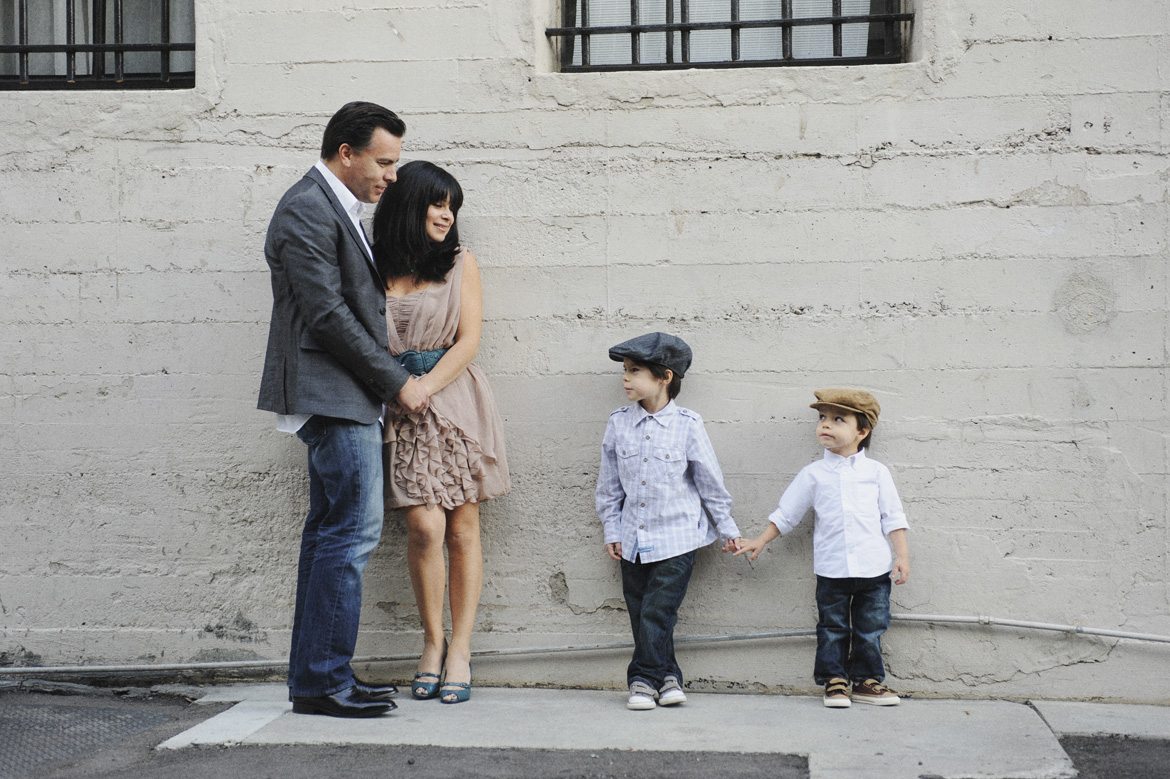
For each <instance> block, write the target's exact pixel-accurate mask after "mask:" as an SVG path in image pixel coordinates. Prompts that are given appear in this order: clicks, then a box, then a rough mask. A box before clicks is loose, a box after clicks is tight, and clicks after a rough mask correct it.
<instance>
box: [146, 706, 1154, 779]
mask: <svg viewBox="0 0 1170 779" xmlns="http://www.w3.org/2000/svg"><path fill="white" fill-rule="evenodd" d="M688 697H689V701H688V703H686V704H685V705H684V706H680V707H674V708H671V709H663V708H660V709H657V710H654V711H648V712H631V711H627V710H626V708H625V699H624V696H623V694H622V693H620V692H595V691H585V690H544V689H504V688H491V687H483V688H481V687H477V688H475V691H474V694H473V697H472V699H471V701H470V702H468V703H464V704H459V705H456V706H447V705H443V704H440V703H439V702H437V701H433V700H432V701H415V700H412V699H411V698H410V697H409V695H403V696H399V698H398V704H399V708H398V710H397V711H395V712H394V713H392V714H390V715H387V716H384V717H380V718H376V719H370V720H346V719H334V718H330V717H321V716H305V715H295V714H293V713H292V707H291V704H289V703H288V701H287V689H286V688H285V687H284V685H282V684H260V685H247V684H241V685H232V686H227V687H219V688H215V689H213V690H211V691H210V692H209V693H208V694H207V695H206V696H205V697H204V698H202V699H201V700H200V703H223V702H235V703H236V705H235V706H233V707H232V708H230V709H228V710H227V711H224V712H223V713H221V714H219V715H217V716H215V717H212V718H211V719H208V720H206V721H204V722H203V723H201V724H200V725H198V726H196V727H194V728H191V729H190V730H187V731H185V732H183V733H180V734H179V735H177V736H175V737H173V738H171V739H169V740H167V741H166V742H164V743H163V744H161V745H160V747H159V749H168V750H170V749H182V748H184V747H189V746H195V745H234V744H267V745H274V744H299V745H308V744H393V745H406V744H409V745H434V746H450V747H489V748H524V749H532V748H543V749H548V748H554V749H622V750H669V751H696V752H699V751H709V752H756V753H774V754H796V755H806V756H807V757H808V761H809V772H810V776H811V777H812V779H846V778H848V779H856V777H859V776H864V777H867V779H883V778H884V777H890V778H891V779H893V778H895V777H896V778H897V779H903V778H904V777H918V776H933V777H981V776H982V777H1002V778H1006V777H1074V776H1076V771H1075V769H1074V768H1073V765H1072V762H1071V761H1070V759H1069V758H1068V756H1067V755H1066V754H1065V752H1064V750H1063V749H1062V748H1061V746H1060V744H1059V742H1058V741H1057V739H1058V738H1059V737H1061V736H1064V735H1109V734H1118V735H1130V736H1137V737H1141V738H1158V739H1170V708H1167V707H1160V706H1128V705H1113V704H1092V703H1068V702H1042V701H1037V702H1033V703H1031V704H1023V703H1010V702H1006V701H958V700H903V702H902V705H900V706H897V707H891V708H879V707H872V706H862V705H855V706H854V707H853V708H852V709H845V710H840V709H838V710H830V709H826V708H824V707H823V706H822V705H821V701H820V698H819V697H789V696H775V695H721V694H709V693H708V694H704V693H690V694H689V695H688Z"/></svg>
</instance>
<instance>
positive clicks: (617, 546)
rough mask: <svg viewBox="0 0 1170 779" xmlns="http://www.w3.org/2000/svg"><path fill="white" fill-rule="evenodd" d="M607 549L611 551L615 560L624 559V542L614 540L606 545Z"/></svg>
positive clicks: (610, 554) (610, 553)
mask: <svg viewBox="0 0 1170 779" xmlns="http://www.w3.org/2000/svg"><path fill="white" fill-rule="evenodd" d="M605 551H606V552H609V556H610V557H612V558H613V559H614V560H621V559H622V542H621V541H614V542H613V543H612V544H606V545H605Z"/></svg>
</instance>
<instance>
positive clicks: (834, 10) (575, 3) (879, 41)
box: [545, 0, 914, 72]
mask: <svg viewBox="0 0 1170 779" xmlns="http://www.w3.org/2000/svg"><path fill="white" fill-rule="evenodd" d="M796 1H797V2H800V1H801V0H796ZM562 2H563V8H562V11H563V14H562V26H561V27H549V28H547V29H546V30H545V35H546V36H547V37H548V38H550V39H552V40H554V41H556V43H557V46H558V48H559V55H560V62H561V70H562V71H570V72H580V71H607V70H669V69H682V68H736V67H767V66H800V65H865V64H883V63H897V62H903V61H905V57H906V53H907V46H908V42H909V40H910V34H909V33H910V26H911V25H912V24H913V21H914V12H913V8H912V5H911V0H871V2H869V3H868V6H869V9H868V13H852V14H845V13H844V12H843V8H842V5H843V3H842V0H831V2H830V0H824V2H823V3H820V4H819V5H824V6H826V8H827V10H829V12H830V13H829V15H828V16H825V15H819V16H803V17H798V16H794V13H793V11H794V8H793V0H779V3H778V5H779V11H780V15H779V16H778V17H775V18H758V19H744V18H742V13H741V11H742V9H741V2H740V0H723V2H722V3H718V5H723V6H724V7H726V8H727V9H728V13H727V19H726V20H721V21H692V20H691V17H692V10H693V9H700V10H707V11H709V10H711V9H712V8H713V7H714V6H715V5H717V3H715V2H711V0H653V2H648V1H647V0H629V18H630V23H629V24H606V25H594V24H591V23H590V11H591V8H592V9H593V10H596V9H605V10H607V11H611V12H612V11H613V10H615V9H618V8H619V7H620V6H622V5H623V4H624V3H625V2H626V0H562ZM852 5H856V3H853V4H852ZM646 6H652V7H653V8H654V9H655V10H659V9H660V14H661V16H662V17H664V20H665V21H664V22H662V23H643V22H642V21H641V17H642V16H643V13H642V11H643V8H644V7H646ZM808 7H809V6H808V5H807V4H806V5H805V6H803V8H808ZM676 8H677V15H678V16H679V19H678V20H677V21H676V20H675V16H676ZM858 24H865V25H867V29H868V33H867V36H866V40H865V41H864V47H865V51H864V54H856V53H853V54H847V53H846V52H845V51H844V45H843V44H844V35H843V31H844V29H845V26H846V25H858ZM818 27H819V28H825V27H831V29H832V44H831V51H828V50H825V51H822V52H817V53H813V54H811V55H810V54H809V53H808V52H807V51H805V52H797V51H796V48H795V47H794V45H793V30H794V29H800V28H813V29H815V28H818ZM776 29H779V30H780V36H779V42H778V46H776V47H774V48H772V49H771V51H770V52H769V53H771V54H773V55H778V56H762V57H747V56H744V52H743V46H742V45H741V38H742V37H743V36H742V33H743V31H745V30H776ZM707 31H726V32H727V33H729V37H730V41H729V43H728V45H727V46H726V49H725V50H726V52H727V54H726V56H725V57H722V58H719V59H710V60H703V61H692V58H691V52H692V45H691V36H692V33H695V32H700V33H702V32H707ZM653 33H662V34H664V37H665V41H664V42H663V43H664V46H663V48H664V53H663V56H662V58H661V59H656V60H653V61H647V59H646V58H645V49H646V47H645V46H643V45H642V37H643V36H644V35H648V34H653ZM625 35H628V36H629V39H630V46H629V50H630V57H629V61H628V62H626V61H617V62H615V61H608V62H595V61H594V60H595V57H593V56H591V46H590V39H591V38H593V37H594V36H609V37H612V36H625ZM676 42H677V45H676Z"/></svg>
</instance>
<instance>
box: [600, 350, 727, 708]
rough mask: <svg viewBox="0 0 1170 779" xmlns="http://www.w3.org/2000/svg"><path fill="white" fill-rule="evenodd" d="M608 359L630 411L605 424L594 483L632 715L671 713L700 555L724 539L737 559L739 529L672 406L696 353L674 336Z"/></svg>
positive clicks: (709, 455)
mask: <svg viewBox="0 0 1170 779" xmlns="http://www.w3.org/2000/svg"><path fill="white" fill-rule="evenodd" d="M609 357H610V359H612V360H616V361H618V362H621V363H622V364H623V366H624V371H623V373H622V386H623V388H624V389H625V391H626V397H627V398H629V399H630V400H631V401H632V403H631V405H629V406H623V407H622V408H619V409H618V410H617V411H615V412H613V413H612V414H610V416H609V423H608V425H606V428H605V438H604V439H603V440H602V442H601V470H600V472H599V473H598V476H597V515H598V517H600V518H601V523H602V525H603V526H604V529H605V549H606V551H607V552H608V553H609V556H610V557H612V558H613V559H614V560H618V561H620V562H621V567H622V592H623V594H624V595H625V599H626V607H627V609H628V610H629V612H630V626H631V628H632V629H633V632H634V657H633V659H632V660H631V661H630V665H629V667H628V668H627V669H626V682H627V683H628V684H629V687H630V697H629V700H628V701H627V703H626V706H627V708H630V709H634V710H640V709H653V708H655V706H656V705H660V706H673V705H676V704H679V703H685V702H686V699H687V696H686V694H685V693H684V692H683V675H682V670H681V669H680V668H679V666H678V661H677V660H676V659H675V656H674V626H675V624H676V623H677V622H678V608H679V605H680V604H681V603H682V600H683V597H684V596H685V595H686V593H687V584H688V583H689V582H690V579H691V571H692V569H693V567H694V563H695V550H696V549H698V548H699V547H701V546H706V545H708V544H710V543H711V542H712V541H714V540H716V539H717V538H718V537H719V535H720V534H722V536H723V538H724V539H725V540H724V544H723V551H725V552H726V551H728V550H729V549H732V550H734V549H738V548H739V544H740V541H741V539H740V537H739V528H738V527H736V525H735V520H734V519H732V518H731V496H730V495H729V494H728V493H727V489H726V488H725V487H724V486H723V473H722V471H720V469H719V463H718V462H717V461H716V459H715V451H714V449H712V447H711V441H710V439H708V438H707V432H706V430H704V429H703V420H702V418H701V417H700V416H699V415H698V414H696V413H695V412H693V411H689V410H687V409H685V408H680V407H679V406H676V405H675V403H674V398H675V397H676V396H677V395H678V393H679V390H680V389H681V387H682V377H683V374H684V373H686V371H687V368H689V367H690V365H691V349H690V347H689V346H687V345H686V343H685V342H684V341H683V340H682V339H681V338H677V337H675V336H673V335H668V334H666V333H649V334H647V335H642V336H638V337H637V338H633V339H631V340H629V341H625V342H624V343H620V344H618V345H617V346H615V347H613V348H612V349H610V350H609ZM704 508H706V510H707V512H708V514H709V516H710V519H708V516H707V515H705V514H704V513H703V510H704ZM712 521H713V522H714V524H713V525H712ZM717 530H718V532H716V531H717ZM656 699H657V704H656V703H655V700H656Z"/></svg>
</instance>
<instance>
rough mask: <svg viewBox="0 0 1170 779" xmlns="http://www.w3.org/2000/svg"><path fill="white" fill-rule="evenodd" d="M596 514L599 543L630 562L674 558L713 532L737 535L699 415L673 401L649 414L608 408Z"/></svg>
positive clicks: (714, 536) (635, 406) (710, 537)
mask: <svg viewBox="0 0 1170 779" xmlns="http://www.w3.org/2000/svg"><path fill="white" fill-rule="evenodd" d="M704 508H705V509H706V511H707V513H706V514H705V513H704V511H703V510H704ZM708 514H709V515H710V518H708ZM597 516H598V517H600V518H601V524H602V526H603V527H604V528H605V543H607V544H612V543H614V542H617V541H620V542H621V545H622V557H624V558H625V559H627V560H630V561H631V562H632V561H634V560H635V559H636V558H638V557H639V556H640V558H641V562H643V563H653V562H657V561H659V560H667V559H669V558H671V557H678V556H679V555H681V554H686V553H687V552H689V551H691V550H692V549H698V548H699V547H701V546H706V545H707V544H710V543H711V542H712V541H715V540H716V539H718V538H719V536H720V535H722V536H723V537H724V538H737V537H738V536H739V528H738V527H737V526H736V524H735V520H734V519H732V518H731V495H730V494H728V492H727V488H726V487H724V486H723V472H722V471H721V470H719V462H718V461H717V460H716V459H715V450H714V448H712V446H711V439H709V438H708V437H707V431H706V430H704V429H703V419H702V417H700V416H699V415H698V414H696V413H695V412H694V411H691V410H689V409H685V408H679V407H678V406H676V405H675V404H674V401H671V402H670V403H668V404H667V405H666V407H665V408H663V409H662V410H661V411H659V412H658V413H657V414H648V413H646V409H644V408H642V406H641V405H640V404H638V403H634V404H633V405H630V406H623V407H622V408H619V409H618V410H617V411H615V412H613V413H612V414H610V416H609V424H608V425H606V428H605V438H604V439H603V440H602V442H601V470H600V471H599V473H598V474H597ZM712 523H714V524H712Z"/></svg>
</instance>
